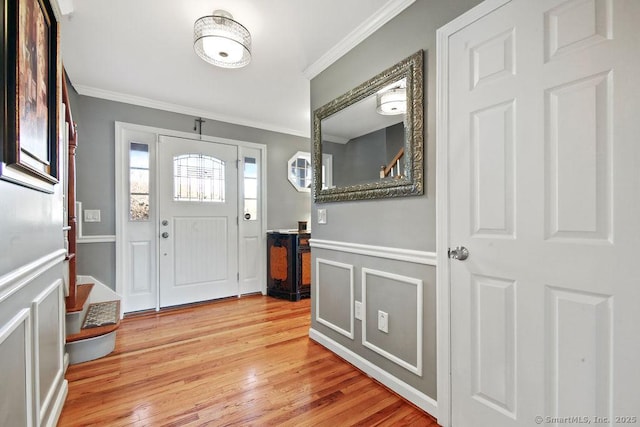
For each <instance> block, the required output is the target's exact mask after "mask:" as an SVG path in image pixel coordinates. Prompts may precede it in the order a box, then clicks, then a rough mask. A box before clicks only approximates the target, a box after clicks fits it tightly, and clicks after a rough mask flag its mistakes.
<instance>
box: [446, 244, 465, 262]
mask: <svg viewBox="0 0 640 427" xmlns="http://www.w3.org/2000/svg"><path fill="white" fill-rule="evenodd" d="M449 258H451V259H457V260H458V261H464V260H465V259H467V258H469V250H468V249H467V248H465V247H464V246H458V247H456V248H455V249H449Z"/></svg>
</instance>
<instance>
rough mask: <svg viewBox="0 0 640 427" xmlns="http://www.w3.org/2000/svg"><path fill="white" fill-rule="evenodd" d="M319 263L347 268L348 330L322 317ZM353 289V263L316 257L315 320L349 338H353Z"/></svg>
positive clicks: (322, 288) (321, 288) (322, 287)
mask: <svg viewBox="0 0 640 427" xmlns="http://www.w3.org/2000/svg"><path fill="white" fill-rule="evenodd" d="M321 265H328V266H331V267H335V268H339V269H344V270H347V271H348V273H349V283H347V284H346V286H348V289H349V299H348V303H349V330H346V329H344V328H343V327H340V326H338V325H336V324H335V323H333V322H332V321H330V320H328V319H325V318H323V317H322V309H321V307H320V293H322V292H323V290H324V286H323V285H321V283H322V282H323V281H322V277H321V271H322V269H321V268H320V266H321ZM336 285H337V286H343V285H344V284H342V283H338V284H336ZM354 289H355V282H354V276H353V265H351V264H345V263H342V262H336V261H330V260H327V259H322V258H316V292H315V295H316V298H315V300H316V321H317V322H318V323H321V324H323V325H325V326H326V327H328V328H331V329H333V330H334V331H336V332H338V333H339V334H342V335H344V336H345V337H348V338H351V339H353V338H354V336H355V334H354V330H353V319H354V315H353V306H354Z"/></svg>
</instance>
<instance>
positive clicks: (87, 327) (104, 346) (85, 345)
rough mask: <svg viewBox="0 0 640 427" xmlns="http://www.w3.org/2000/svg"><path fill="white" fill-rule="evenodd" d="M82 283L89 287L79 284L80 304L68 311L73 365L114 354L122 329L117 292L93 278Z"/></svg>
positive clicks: (67, 323)
mask: <svg viewBox="0 0 640 427" xmlns="http://www.w3.org/2000/svg"><path fill="white" fill-rule="evenodd" d="M89 280H92V281H91V282H89ZM79 281H83V282H86V283H80V284H77V291H76V304H75V305H74V306H68V307H67V316H66V328H67V340H66V342H67V344H66V352H67V354H68V355H69V363H70V364H72V365H73V364H76V363H82V362H86V361H89V360H93V359H98V358H100V357H104V356H106V355H107V354H109V353H111V352H112V351H113V349H114V348H115V344H116V330H117V329H118V327H119V326H120V300H119V298H118V296H117V295H116V294H115V292H113V291H112V290H111V289H109V288H108V287H107V286H105V285H103V284H102V283H100V282H98V281H96V280H95V279H93V278H91V277H86V278H83V277H82V276H81V277H80V280H79ZM67 301H69V300H68V299H67Z"/></svg>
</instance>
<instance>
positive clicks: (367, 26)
mask: <svg viewBox="0 0 640 427" xmlns="http://www.w3.org/2000/svg"><path fill="white" fill-rule="evenodd" d="M414 2H415V0H389V1H388V2H387V3H386V4H385V5H384V6H383V7H382V8H381V9H380V10H378V11H377V12H375V13H374V14H373V15H371V16H370V17H369V18H368V19H366V20H365V21H364V22H363V23H362V24H360V25H358V26H357V27H356V28H355V29H354V30H353V31H351V32H350V33H349V34H347V35H346V37H345V38H343V39H342V40H340V41H339V42H338V44H336V45H335V46H333V47H332V48H331V49H329V50H328V51H327V52H326V53H325V54H324V55H322V56H321V57H320V58H319V59H317V60H316V61H315V62H314V63H313V64H311V65H309V66H308V67H307V68H305V70H304V71H303V72H302V73H303V74H304V76H305V77H306V78H308V79H309V80H311V79H312V78H314V77H315V76H317V75H318V74H320V73H321V72H322V71H324V70H325V69H327V68H328V67H329V66H330V65H331V64H333V63H334V62H336V61H337V60H338V59H340V58H341V57H342V56H343V55H345V54H346V53H347V52H349V51H350V50H351V49H353V48H354V47H356V46H357V45H358V44H359V43H360V42H362V41H363V40H364V39H366V38H367V37H369V36H370V35H371V34H373V33H375V32H376V31H377V30H378V29H379V28H380V27H382V26H383V25H384V24H386V23H387V22H389V21H391V20H392V19H393V18H395V17H396V16H397V15H399V14H400V12H402V11H403V10H405V9H406V8H407V7H409V6H411V5H412V4H413V3H414Z"/></svg>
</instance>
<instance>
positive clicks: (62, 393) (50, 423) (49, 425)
mask: <svg viewBox="0 0 640 427" xmlns="http://www.w3.org/2000/svg"><path fill="white" fill-rule="evenodd" d="M65 354H66V353H65ZM65 366H66V365H65ZM65 371H66V368H65ZM68 392H69V383H68V382H67V380H65V379H63V380H62V383H61V385H60V388H59V389H58V393H57V394H56V398H55V400H54V401H53V404H52V405H51V411H50V412H49V417H48V418H47V419H46V421H45V422H44V423H43V424H42V425H44V426H45V427H55V426H56V425H58V419H59V418H60V414H61V413H62V408H63V406H64V402H65V400H66V399H67V393H68Z"/></svg>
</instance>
